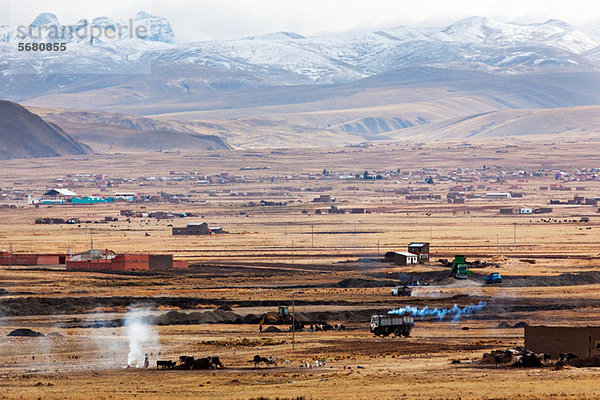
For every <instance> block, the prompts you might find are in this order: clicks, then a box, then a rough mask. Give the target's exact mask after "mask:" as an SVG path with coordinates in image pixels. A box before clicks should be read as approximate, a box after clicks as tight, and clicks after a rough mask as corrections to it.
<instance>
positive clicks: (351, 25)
mask: <svg viewBox="0 0 600 400" xmlns="http://www.w3.org/2000/svg"><path fill="white" fill-rule="evenodd" d="M141 10H144V11H147V12H149V13H150V14H154V15H160V16H163V17H165V18H167V19H168V20H169V22H170V23H171V26H172V27H173V30H174V32H175V35H176V38H177V40H178V41H184V42H188V41H197V40H210V39H217V40H223V39H236V38H240V37H244V36H249V35H257V34H263V33H269V32H277V31H293V32H296V33H299V34H301V35H305V36H311V35H319V34H326V33H331V32H343V31H349V30H358V29H363V28H374V27H391V26H397V25H409V26H443V25H446V24H450V23H452V22H455V21H456V20H458V19H460V18H464V17H469V16H473V15H481V16H487V17H491V18H496V19H499V20H502V21H507V22H508V21H514V22H543V21H545V20H548V19H550V18H556V19H561V20H564V21H567V22H569V23H571V24H574V25H578V26H584V25H585V26H588V27H590V26H592V27H594V26H595V24H597V25H600V0H568V1H567V0H166V1H165V0H162V1H158V0H102V1H75V0H70V1H66V0H51V1H48V0H0V24H3V25H4V24H7V23H9V22H10V23H11V24H23V25H25V24H29V23H30V22H31V21H32V20H33V19H34V18H35V16H36V15H37V14H39V13H42V12H52V13H54V14H56V15H57V16H58V18H59V20H60V22H61V23H63V24H70V23H74V22H76V21H77V20H78V19H81V18H87V19H92V18H94V17H97V16H109V17H111V18H114V19H127V18H129V17H130V16H132V15H134V14H135V13H137V12H138V11H141ZM599 29H600V26H599Z"/></svg>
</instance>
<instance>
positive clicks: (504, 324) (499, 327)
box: [496, 321, 512, 329]
mask: <svg viewBox="0 0 600 400" xmlns="http://www.w3.org/2000/svg"><path fill="white" fill-rule="evenodd" d="M496 328H497V329H506V328H512V326H511V325H510V324H509V323H508V322H506V321H502V322H500V323H499V324H498V326H497V327H496Z"/></svg>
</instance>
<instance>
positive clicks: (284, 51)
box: [0, 11, 600, 85]
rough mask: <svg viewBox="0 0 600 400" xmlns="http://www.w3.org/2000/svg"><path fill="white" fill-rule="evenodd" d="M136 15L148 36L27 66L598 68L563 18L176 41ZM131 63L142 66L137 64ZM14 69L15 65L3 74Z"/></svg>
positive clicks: (339, 77)
mask: <svg viewBox="0 0 600 400" xmlns="http://www.w3.org/2000/svg"><path fill="white" fill-rule="evenodd" d="M132 21H133V23H134V24H135V25H136V26H138V25H139V26H142V25H143V26H144V27H146V29H147V37H146V38H145V39H143V40H142V39H137V38H129V37H128V36H127V34H126V35H125V36H126V37H127V39H125V40H105V39H104V38H98V39H94V40H93V41H92V42H91V44H90V41H89V40H85V39H77V38H76V39H74V40H72V41H71V42H70V43H69V47H68V51H67V52H65V53H64V54H62V56H61V57H60V58H58V59H57V57H54V55H53V54H47V55H38V57H36V59H35V60H34V61H35V64H34V65H33V66H32V68H31V71H30V72H32V73H36V74H41V75H48V74H57V73H60V74H78V73H79V74H82V73H89V72H90V71H94V73H96V74H101V73H106V74H110V73H122V71H123V65H125V64H127V63H134V62H147V63H152V64H157V63H160V64H163V65H178V66H181V65H189V66H206V67H211V68H223V69H229V70H237V71H243V72H245V73H251V74H253V75H256V76H257V77H259V79H260V80H268V81H269V82H271V83H272V84H279V85H295V84H315V83H316V84H331V83H341V82H351V81H355V80H357V79H361V78H365V77H368V76H373V75H376V74H380V73H384V72H386V71H389V70H394V69H399V68H409V67H415V66H430V67H431V66H433V67H437V68H458V69H464V70H478V71H485V72H495V73H531V72H538V71H556V70H568V71H593V70H599V69H600V63H599V62H598V60H597V58H594V57H592V58H588V57H587V55H586V54H588V53H586V52H589V51H591V50H593V49H594V48H597V47H598V46H600V43H598V41H596V40H595V39H593V38H591V37H590V36H588V35H587V34H586V33H584V32H583V31H582V30H580V29H578V28H577V27H574V26H572V25H569V24H567V23H566V22H563V21H560V20H548V21H546V22H543V23H535V24H515V23H505V22H500V21H496V20H493V19H490V18H485V17H470V18H465V19H462V20H460V21H457V22H456V23H454V24H451V25H449V26H446V27H442V28H435V27H431V28H412V27H405V26H399V27H395V28H389V29H381V30H374V31H371V30H365V31H362V32H352V33H339V34H332V35H325V36H315V37H304V36H302V35H299V34H297V33H294V32H276V33H271V34H266V35H258V36H250V37H246V38H243V39H238V40H228V41H206V42H196V43H176V42H175V36H174V33H173V30H172V29H171V25H170V24H169V22H168V21H167V20H166V19H164V18H162V17H157V16H153V15H150V14H148V13H146V12H144V11H141V12H139V13H138V14H136V15H135V16H134V17H133V18H132ZM126 23H127V22H124V21H121V22H118V21H113V20H112V19H110V18H108V17H98V18H95V19H93V21H92V22H91V25H94V26H100V27H107V26H114V27H115V28H118V27H119V26H121V25H123V24H126ZM34 24H37V25H39V24H46V25H59V22H58V19H57V18H56V16H54V15H53V14H42V15H40V16H38V17H37V18H36V20H35V21H34ZM87 24H88V22H87V21H80V22H79V23H78V24H76V25H75V26H74V27H73V28H74V29H75V30H76V31H77V30H83V29H85V27H86V26H87ZM15 29H16V28H15V27H12V26H4V27H0V51H2V52H4V53H5V54H7V57H6V58H7V59H6V60H4V64H5V65H6V64H7V62H8V61H11V60H12V61H13V63H14V62H17V61H20V60H21V59H22V58H23V54H22V53H19V52H14V51H13V52H11V51H10V50H11V49H13V48H14V47H15V45H16V43H18V42H22V41H23V39H19V38H18V37H17V36H18V35H17V32H16V30H15ZM88 39H89V38H88ZM24 40H25V41H44V40H47V39H46V38H42V39H40V40H38V39H35V38H26V39H24ZM32 62H33V61H32ZM0 68H2V64H0ZM128 71H134V72H135V68H133V69H131V70H128ZM11 73H12V72H11V71H10V70H9V71H8V72H6V73H5V74H6V75H8V76H10V75H11Z"/></svg>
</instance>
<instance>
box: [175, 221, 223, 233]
mask: <svg viewBox="0 0 600 400" xmlns="http://www.w3.org/2000/svg"><path fill="white" fill-rule="evenodd" d="M219 233H225V231H223V228H222V227H220V226H212V227H211V226H208V224H207V223H206V222H190V223H188V224H187V226H186V227H185V228H176V227H173V235H213V234H219Z"/></svg>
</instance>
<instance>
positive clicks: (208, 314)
mask: <svg viewBox="0 0 600 400" xmlns="http://www.w3.org/2000/svg"><path fill="white" fill-rule="evenodd" d="M242 323H254V321H253V320H252V321H250V320H248V322H246V321H245V320H244V318H242V317H241V316H240V315H238V314H236V313H234V312H232V311H223V310H219V309H217V310H214V311H204V312H198V311H196V312H191V313H184V312H179V311H169V312H168V313H166V314H163V315H160V316H158V317H157V318H156V324H157V325H196V324H242Z"/></svg>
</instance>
